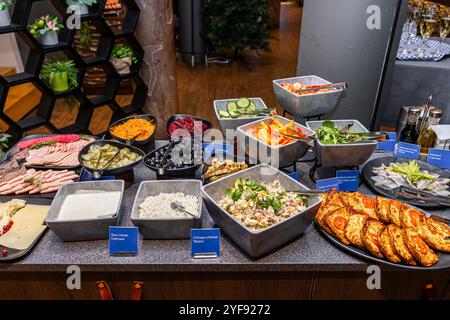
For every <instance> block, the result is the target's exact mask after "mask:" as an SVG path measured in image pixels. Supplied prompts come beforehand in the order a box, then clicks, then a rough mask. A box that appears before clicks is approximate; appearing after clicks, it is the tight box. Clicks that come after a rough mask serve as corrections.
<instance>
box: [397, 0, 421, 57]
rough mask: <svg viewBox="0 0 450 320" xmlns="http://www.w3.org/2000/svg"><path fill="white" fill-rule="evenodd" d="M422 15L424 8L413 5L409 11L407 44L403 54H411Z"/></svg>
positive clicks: (406, 27) (406, 26)
mask: <svg viewBox="0 0 450 320" xmlns="http://www.w3.org/2000/svg"><path fill="white" fill-rule="evenodd" d="M421 14H422V7H421V6H420V5H418V4H416V3H413V4H412V6H411V7H409V10H408V16H407V19H406V23H405V31H406V43H405V44H404V45H403V49H402V53H403V54H409V53H410V52H411V51H412V50H411V49H412V48H411V45H412V43H413V41H414V40H415V38H416V37H417V29H418V28H417V27H418V25H419V20H420V17H421Z"/></svg>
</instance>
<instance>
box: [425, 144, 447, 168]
mask: <svg viewBox="0 0 450 320" xmlns="http://www.w3.org/2000/svg"><path fill="white" fill-rule="evenodd" d="M427 161H428V163H430V164H433V165H435V166H438V167H439V168H442V169H450V150H442V149H430V150H429V151H428V160H427Z"/></svg>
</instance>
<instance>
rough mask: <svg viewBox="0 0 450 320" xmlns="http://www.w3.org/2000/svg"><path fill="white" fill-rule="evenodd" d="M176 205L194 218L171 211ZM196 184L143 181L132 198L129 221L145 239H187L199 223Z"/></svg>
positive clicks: (197, 188) (199, 208)
mask: <svg viewBox="0 0 450 320" xmlns="http://www.w3.org/2000/svg"><path fill="white" fill-rule="evenodd" d="M172 203H177V204H178V205H180V206H182V207H184V209H185V210H186V211H187V212H189V213H191V214H192V215H194V216H195V217H193V216H191V215H189V214H187V213H184V212H180V211H176V210H174V209H172V206H171V204H172ZM202 207H203V201H202V192H201V182H200V181H199V180H167V181H164V180H158V181H144V182H141V184H140V185H139V189H138V191H137V193H136V197H135V198H134V203H133V209H132V212H131V220H132V221H133V223H134V225H135V226H137V227H138V228H139V232H140V234H141V235H142V237H143V238H144V239H153V240H157V239H159V240H167V239H189V238H190V231H191V229H192V228H194V229H195V228H200V227H201V222H202V219H201V218H202Z"/></svg>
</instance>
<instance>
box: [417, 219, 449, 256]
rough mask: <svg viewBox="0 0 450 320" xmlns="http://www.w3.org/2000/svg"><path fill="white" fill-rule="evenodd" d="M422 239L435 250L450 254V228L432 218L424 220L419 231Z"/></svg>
mask: <svg viewBox="0 0 450 320" xmlns="http://www.w3.org/2000/svg"><path fill="white" fill-rule="evenodd" d="M418 232H419V235H420V237H421V238H422V239H423V240H424V241H425V242H426V243H427V244H428V245H429V246H430V247H432V248H433V249H436V250H439V251H443V252H448V253H450V240H448V239H446V237H450V228H449V227H448V226H447V225H446V224H444V223H442V222H439V221H436V220H434V219H432V218H426V219H423V220H422V221H421V222H420V223H419V229H418Z"/></svg>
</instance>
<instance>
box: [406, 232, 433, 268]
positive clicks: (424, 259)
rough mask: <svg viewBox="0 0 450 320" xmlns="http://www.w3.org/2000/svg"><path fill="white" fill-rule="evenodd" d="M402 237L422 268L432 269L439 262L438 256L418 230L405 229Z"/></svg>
mask: <svg viewBox="0 0 450 320" xmlns="http://www.w3.org/2000/svg"><path fill="white" fill-rule="evenodd" d="M402 235H403V240H404V241H405V243H406V246H407V247H408V249H409V251H410V252H411V253H412V255H413V256H414V259H415V260H416V261H417V262H419V263H420V264H421V265H422V266H424V267H430V266H432V265H434V264H436V263H437V262H438V261H439V257H438V256H437V254H436V253H435V252H434V251H433V250H431V249H430V247H429V246H427V244H426V243H425V241H423V239H422V238H421V237H420V236H419V233H418V232H417V231H416V230H414V229H413V228H404V229H403V230H402Z"/></svg>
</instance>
